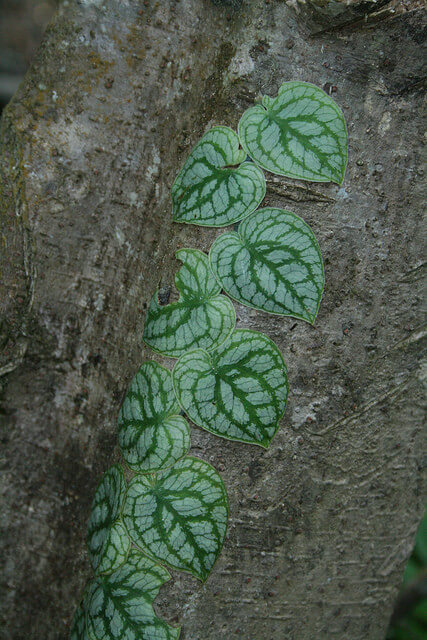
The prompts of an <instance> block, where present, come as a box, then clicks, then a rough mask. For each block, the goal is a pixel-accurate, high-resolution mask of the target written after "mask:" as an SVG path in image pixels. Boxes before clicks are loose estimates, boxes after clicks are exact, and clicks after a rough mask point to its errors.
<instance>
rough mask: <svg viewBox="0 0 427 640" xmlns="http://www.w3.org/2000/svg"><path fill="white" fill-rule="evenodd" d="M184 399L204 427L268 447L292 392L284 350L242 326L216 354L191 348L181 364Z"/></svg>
mask: <svg viewBox="0 0 427 640" xmlns="http://www.w3.org/2000/svg"><path fill="white" fill-rule="evenodd" d="M173 382H174V387H175V392H176V395H177V398H178V401H179V403H180V405H181V407H182V408H183V409H184V411H185V412H186V413H187V415H188V416H189V418H190V419H191V420H192V421H193V422H194V423H195V424H197V425H199V427H202V428H203V429H207V431H211V432H212V433H215V434H216V435H217V436H222V437H223V438H228V439H229V440H240V441H241V442H247V443H249V444H258V445H260V446H262V447H265V448H267V447H268V446H269V444H270V442H271V440H272V438H273V436H274V434H275V433H276V431H277V429H278V426H279V425H278V422H279V420H280V419H281V418H282V416H283V414H284V412H285V407H286V401H287V397H288V377H287V371H286V366H285V363H284V361H283V357H282V354H281V353H280V351H279V350H278V348H277V347H276V345H275V344H274V342H272V341H271V340H270V339H269V338H267V336H265V335H264V334H262V333H258V332H256V331H249V330H247V329H236V331H234V333H233V334H232V335H231V338H230V339H229V340H227V342H226V343H225V344H223V345H221V346H220V347H219V348H218V349H216V350H215V351H213V352H212V353H207V351H204V350H202V349H196V350H194V351H190V352H189V353H186V354H185V355H183V356H181V358H180V359H179V360H178V362H177V363H176V365H175V367H174V370H173Z"/></svg>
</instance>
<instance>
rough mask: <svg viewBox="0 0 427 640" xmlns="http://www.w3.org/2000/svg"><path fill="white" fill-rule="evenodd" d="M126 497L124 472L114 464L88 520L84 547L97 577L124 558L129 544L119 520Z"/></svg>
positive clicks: (105, 476) (114, 567) (95, 500)
mask: <svg viewBox="0 0 427 640" xmlns="http://www.w3.org/2000/svg"><path fill="white" fill-rule="evenodd" d="M125 493H126V482H125V478H124V474H123V469H122V467H121V466H120V465H118V464H117V465H114V466H113V467H111V468H110V469H108V471H106V472H105V473H104V475H103V476H102V479H101V482H100V483H99V486H98V488H97V490H96V493H95V497H94V500H93V503H92V512H91V514H90V518H89V524H88V533H87V546H88V549H89V558H90V562H91V564H92V567H93V570H94V571H95V572H97V573H106V572H110V571H113V569H116V568H117V567H119V566H120V565H121V564H123V562H124V561H125V560H126V558H127V555H128V552H129V549H130V540H129V536H128V535H127V532H126V529H125V528H124V526H123V524H122V522H121V520H120V514H121V507H122V504H123V500H124V497H125Z"/></svg>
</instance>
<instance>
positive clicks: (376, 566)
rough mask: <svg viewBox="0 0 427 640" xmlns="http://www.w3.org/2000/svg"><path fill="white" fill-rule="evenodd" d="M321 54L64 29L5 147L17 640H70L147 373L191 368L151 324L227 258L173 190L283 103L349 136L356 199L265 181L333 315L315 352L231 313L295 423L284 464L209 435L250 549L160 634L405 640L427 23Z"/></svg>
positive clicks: (235, 539) (285, 15)
mask: <svg viewBox="0 0 427 640" xmlns="http://www.w3.org/2000/svg"><path fill="white" fill-rule="evenodd" d="M232 9H233V10H232ZM323 29H324V24H323V25H322V24H320V25H319V24H317V25H316V23H315V22H313V17H312V15H311V14H309V13H308V12H305V10H304V8H302V9H298V10H295V8H294V7H292V6H288V4H287V3H285V2H283V1H279V0H276V1H271V2H269V3H266V2H264V1H261V0H253V1H251V2H249V0H247V1H246V2H245V1H244V2H243V3H242V4H241V6H240V7H239V3H235V6H234V7H231V8H227V7H224V6H222V5H221V4H218V5H214V4H212V3H211V2H208V1H207V0H181V1H180V2H178V1H176V2H175V1H164V2H157V3H156V2H153V1H152V0H149V1H148V2H144V3H142V2H141V3H140V2H136V1H134V0H128V1H126V2H123V1H120V2H119V1H118V0H117V1H115V0H106V2H98V1H95V0H91V1H89V0H82V1H81V2H64V3H63V4H62V6H61V8H60V9H59V10H58V13H57V15H56V16H55V18H54V20H53V22H52V23H51V25H50V27H49V28H48V30H47V32H46V34H45V38H44V41H43V44H42V46H41V48H40V50H39V52H38V54H37V56H36V59H35V61H34V63H33V65H32V67H31V69H30V71H29V72H28V74H27V76H26V78H25V81H24V82H23V84H22V85H21V87H20V89H19V91H18V93H17V95H16V96H15V98H14V99H13V101H12V102H11V104H10V105H9V107H8V108H7V109H6V111H5V113H4V115H3V119H2V129H1V145H2V153H1V168H0V171H1V180H0V183H1V186H0V202H1V207H0V209H1V218H0V220H1V252H0V265H1V273H2V278H1V289H0V305H1V327H0V332H1V334H0V344H1V347H2V356H1V358H2V359H1V363H0V369H1V373H2V377H1V381H2V392H1V394H2V395H1V414H0V417H1V421H2V444H3V453H2V467H3V471H2V512H3V515H2V529H3V532H2V536H1V540H2V547H3V549H2V558H3V562H4V567H3V570H2V581H3V595H2V602H3V620H2V624H1V632H0V635H1V638H2V639H4V640H21V639H24V638H25V640H39V639H40V638H43V639H44V640H65V638H67V636H68V633H69V624H70V620H71V617H72V615H73V612H74V609H75V607H76V605H77V603H78V601H79V599H80V596H81V594H82V590H83V588H84V585H85V583H86V581H87V579H88V578H89V577H90V575H91V572H90V568H89V563H88V558H87V553H86V550H85V533H86V524H87V519H88V516H89V511H90V505H91V501H92V498H93V495H94V491H95V488H96V485H97V483H98V481H99V479H100V476H101V474H102V472H103V471H104V470H106V469H107V468H108V467H109V466H110V465H111V464H112V463H113V462H115V461H116V460H117V459H118V451H117V439H116V417H117V413H118V409H119V407H120V404H121V401H122V398H123V395H124V392H125V390H126V388H127V385H128V384H129V382H130V380H131V378H132V376H133V375H134V374H135V372H136V370H137V368H138V366H139V364H140V363H141V362H142V360H143V359H145V358H150V359H151V358H152V359H157V360H158V361H160V362H161V363H163V364H167V365H168V366H169V367H170V366H171V365H172V364H173V361H172V360H171V359H169V360H168V359H161V358H157V357H156V356H155V355H154V354H153V353H151V352H150V351H149V350H148V349H147V348H144V346H143V344H142V340H141V336H142V331H143V324H144V318H145V313H146V309H147V305H148V303H149V301H150V299H151V296H152V295H153V293H154V291H155V290H156V289H157V288H159V286H160V287H168V286H169V285H170V284H172V282H173V275H174V273H175V271H176V269H177V268H178V266H179V264H178V262H177V261H176V260H175V259H174V257H173V256H174V252H175V250H177V249H178V248H181V247H194V248H198V249H201V250H204V251H207V250H208V248H209V246H210V244H211V242H212V240H213V239H214V238H215V237H216V236H217V235H218V233H220V231H218V230H209V229H205V228H196V227H191V226H188V225H178V224H173V223H172V220H171V202H170V188H171V185H172V183H173V180H174V178H175V176H176V174H177V172H178V171H179V169H180V167H181V166H182V164H183V162H184V160H185V158H186V156H187V154H188V152H189V150H190V149H191V147H192V145H193V144H195V143H196V142H197V141H198V139H199V138H200V136H201V135H202V134H203V133H204V132H205V131H206V130H207V129H208V128H209V127H210V126H212V125H216V124H225V125H228V126H232V127H236V125H237V122H238V120H239V118H240V116H241V114H242V113H243V111H244V110H245V109H246V108H248V107H249V106H251V105H252V104H253V101H254V99H255V98H256V97H257V96H258V95H260V94H265V93H267V94H269V95H274V94H275V93H276V92H277V90H278V88H279V86H280V84H281V83H282V82H283V81H286V80H305V81H309V82H313V83H314V84H316V85H318V86H320V87H324V88H325V90H326V91H328V92H329V93H331V95H332V96H333V97H334V99H335V100H336V101H337V102H338V104H339V105H340V106H341V107H342V109H343V112H344V115H345V118H346V121H347V125H348V130H349V138H350V155H349V164H348V169H347V173H346V177H345V181H344V184H343V185H342V186H341V187H337V186H336V185H332V184H331V185H328V184H321V185H316V184H313V183H305V184H302V183H299V182H297V181H292V180H289V179H286V178H278V177H274V176H272V175H269V174H268V175H267V179H268V188H267V195H266V198H265V201H264V203H263V204H264V206H279V207H283V208H287V209H290V210H292V211H294V212H295V213H297V214H298V215H300V216H302V217H303V218H304V220H305V221H306V222H307V223H308V224H310V225H311V226H312V228H313V230H314V232H315V234H316V236H317V238H318V240H319V243H320V246H321V249H322V253H323V256H324V261H325V271H326V288H325V292H324V297H323V301H322V304H321V307H320V312H319V315H318V318H317V321H316V324H315V326H314V327H312V326H310V325H308V324H307V323H304V322H302V321H301V322H300V321H295V320H294V319H292V318H280V317H275V316H269V315H267V314H264V313H261V312H257V311H254V310H251V309H248V308H245V307H243V306H239V305H237V304H236V311H237V316H238V327H248V328H251V329H255V330H259V331H263V332H264V333H266V334H267V335H268V336H269V337H270V338H272V339H273V340H274V341H275V342H276V344H277V345H278V346H279V348H280V349H281V351H282V353H283V355H284V357H285V360H286V363H287V366H288V370H289V380H290V397H289V403H288V407H287V411H286V414H285V417H284V419H283V421H282V426H281V428H280V430H279V431H278V433H277V435H276V437H275V439H274V440H273V443H272V444H271V446H270V448H269V450H268V451H264V450H261V449H260V448H257V447H253V446H247V445H243V444H240V443H233V442H228V441H225V440H223V439H220V438H216V437H215V436H213V435H212V434H209V433H207V432H205V431H202V430H201V429H199V428H196V427H194V428H193V429H192V450H191V453H192V454H193V455H197V456H200V457H201V458H203V459H205V460H207V461H208V462H210V463H212V464H213V465H214V466H215V467H216V468H217V469H218V470H219V471H220V473H221V475H222V477H223V479H224V481H225V484H226V486H227V489H228V493H229V499H230V524H229V530H228V534H227V538H226V542H225V545H224V549H223V551H222V554H221V556H220V558H219V560H218V561H217V563H216V565H215V568H214V570H213V572H212V574H211V576H210V578H209V579H208V581H207V582H206V584H204V585H201V584H200V583H199V582H198V581H197V580H196V579H194V578H192V577H190V576H188V575H183V574H180V573H179V572H173V580H172V581H171V582H170V583H168V585H167V586H165V587H164V588H163V589H162V591H161V593H160V596H159V598H158V599H157V603H156V609H157V611H158V613H159V615H162V616H164V617H165V618H166V619H167V620H169V621H170V622H172V623H178V622H179V623H181V624H182V626H183V631H182V638H183V639H184V640H211V639H212V640H214V639H215V640H217V639H218V638H232V637H236V638H238V637H241V638H244V639H245V640H273V639H274V640H276V639H278V638H286V639H289V640H311V639H313V638H325V639H326V638H328V640H329V639H331V638H336V639H337V640H342V639H344V638H345V639H346V640H378V639H379V638H383V637H384V636H385V632H386V628H387V625H388V621H389V618H390V615H391V612H392V608H393V603H394V601H395V598H396V595H397V592H398V589H399V585H400V581H401V576H402V572H403V568H404V565H405V563H406V561H407V558H408V556H409V554H410V552H411V549H412V546H413V543H414V538H415V533H416V529H417V526H418V523H419V521H420V518H421V515H422V508H423V499H424V496H425V476H424V474H423V468H422V454H423V447H424V444H423V439H422V432H421V416H422V399H423V368H422V359H421V358H422V344H423V338H424V330H423V326H422V315H421V298H422V283H423V274H424V271H423V262H422V253H423V246H422V234H421V228H422V227H421V225H422V170H421V166H422V158H421V130H422V127H421V116H420V110H421V107H422V91H421V85H422V82H421V81H422V75H421V74H422V71H421V68H422V60H423V37H424V31H425V14H424V13H423V12H422V11H421V10H414V11H407V12H403V13H401V14H397V13H396V14H391V15H389V16H387V17H386V18H384V19H381V20H377V21H375V22H374V23H373V24H372V23H371V22H369V21H368V22H367V23H366V24H364V23H362V24H360V23H357V24H356V25H355V26H354V27H351V26H348V27H344V28H343V29H338V30H332V31H322V30H323ZM316 31H322V33H320V34H318V35H313V34H314V33H315V32H316Z"/></svg>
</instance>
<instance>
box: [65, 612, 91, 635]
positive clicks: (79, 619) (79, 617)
mask: <svg viewBox="0 0 427 640" xmlns="http://www.w3.org/2000/svg"><path fill="white" fill-rule="evenodd" d="M70 640H89V636H88V635H87V631H86V612H85V610H84V608H83V605H82V604H79V606H78V607H77V609H76V612H75V614H74V618H73V621H72V623H71V631H70Z"/></svg>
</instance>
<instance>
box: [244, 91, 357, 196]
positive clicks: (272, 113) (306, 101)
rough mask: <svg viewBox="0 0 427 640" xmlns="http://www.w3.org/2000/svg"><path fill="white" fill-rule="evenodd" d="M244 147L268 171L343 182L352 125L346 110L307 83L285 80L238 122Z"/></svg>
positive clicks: (316, 180) (292, 176) (307, 178)
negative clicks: (347, 122) (348, 124)
mask: <svg viewBox="0 0 427 640" xmlns="http://www.w3.org/2000/svg"><path fill="white" fill-rule="evenodd" d="M239 136H240V141H241V143H242V147H243V148H244V149H245V151H246V152H247V153H248V154H249V155H250V157H251V158H253V159H254V160H255V162H256V163H257V164H259V165H260V166H261V167H264V169H267V170H268V171H272V172H273V173H278V174H280V175H282V176H290V177H291V178H301V179H302V180H312V181H315V182H329V181H331V182H337V183H338V184H341V183H342V181H343V180H344V173H345V168H346V164H347V146H348V138H347V129H346V126H345V121H344V116H343V114H342V111H341V109H340V108H339V107H338V106H337V105H336V104H335V102H334V101H333V100H332V99H331V98H330V97H329V96H328V95H326V93H324V91H322V90H321V89H319V88H318V87H316V86H315V85H313V84H309V83H307V82H285V83H284V84H282V86H281V87H280V89H279V94H278V96H277V97H276V98H270V97H269V96H264V97H263V99H262V104H259V105H256V106H254V107H251V108H250V109H248V110H247V111H245V113H244V114H243V116H242V118H241V120H240V122H239Z"/></svg>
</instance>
